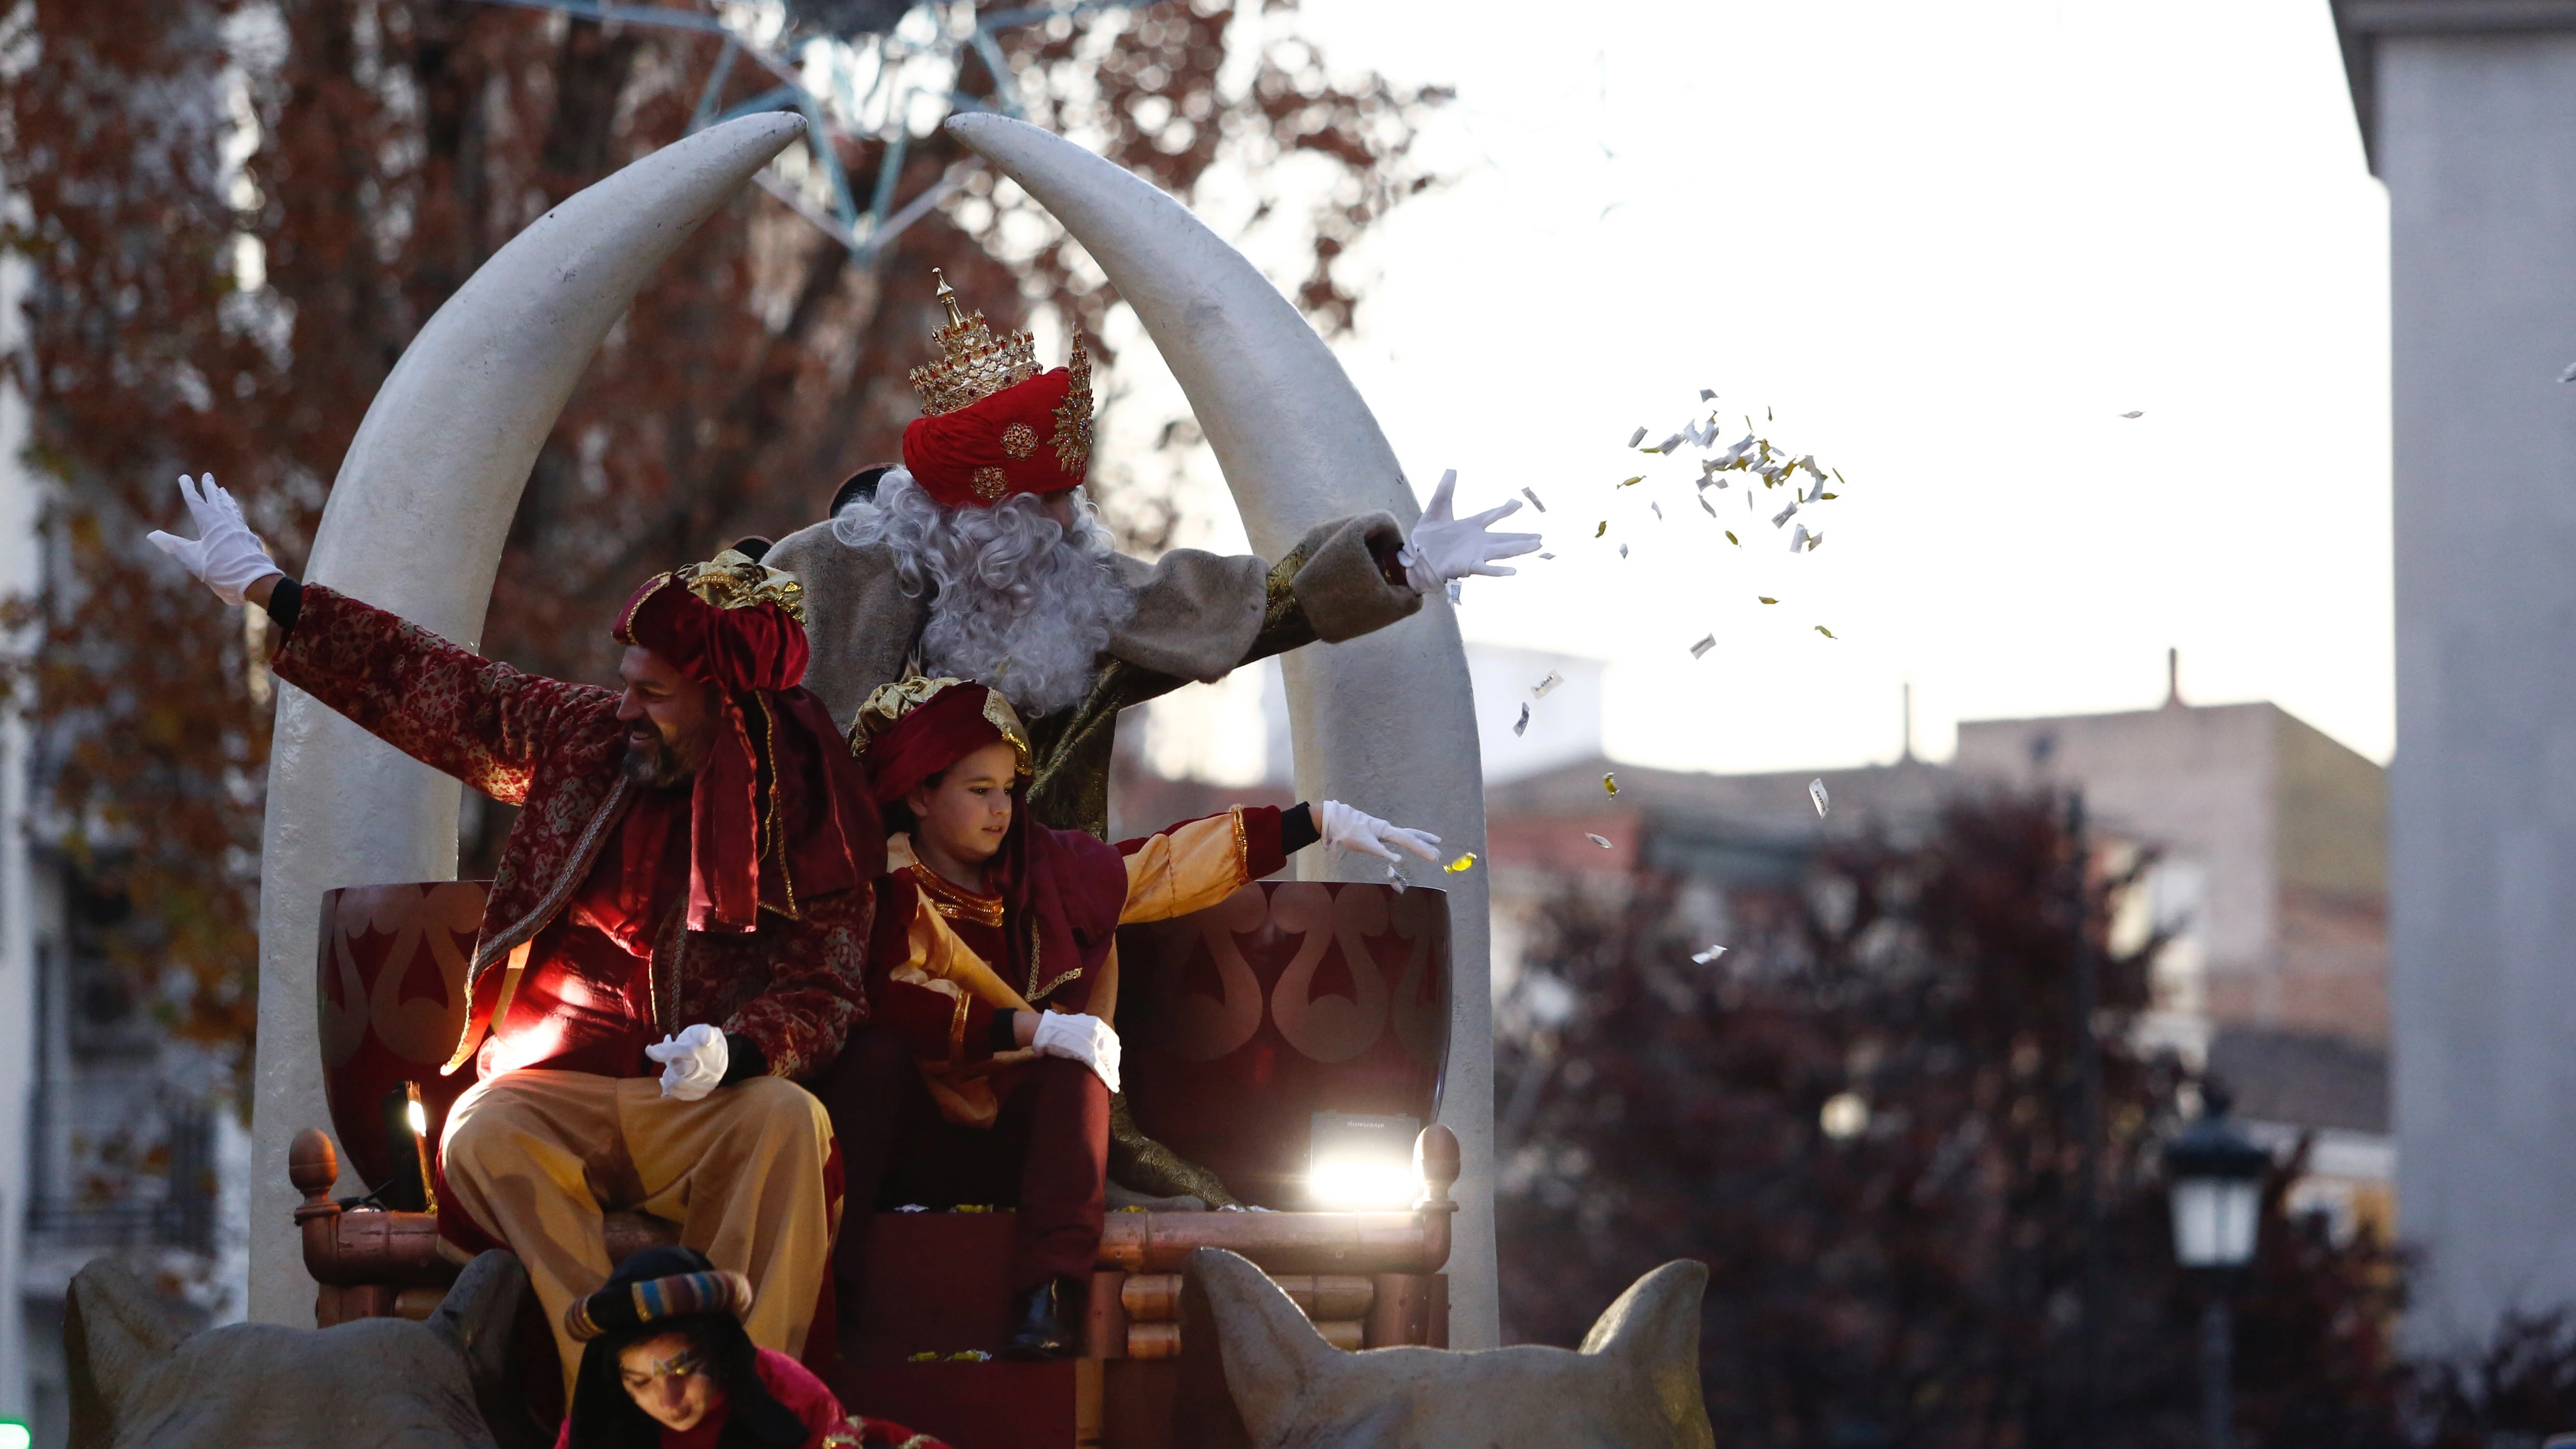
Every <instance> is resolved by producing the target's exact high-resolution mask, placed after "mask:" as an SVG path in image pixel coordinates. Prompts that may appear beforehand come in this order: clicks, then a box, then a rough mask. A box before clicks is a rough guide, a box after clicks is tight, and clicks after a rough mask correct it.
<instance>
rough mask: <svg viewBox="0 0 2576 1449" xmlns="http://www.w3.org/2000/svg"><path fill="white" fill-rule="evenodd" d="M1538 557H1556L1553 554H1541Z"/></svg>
mask: <svg viewBox="0 0 2576 1449" xmlns="http://www.w3.org/2000/svg"><path fill="white" fill-rule="evenodd" d="M1539 557H1540V558H1554V557H1556V555H1555V554H1552V553H1543V554H1540V555H1539Z"/></svg>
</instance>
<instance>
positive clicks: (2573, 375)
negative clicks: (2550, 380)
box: [2558, 362, 2576, 382]
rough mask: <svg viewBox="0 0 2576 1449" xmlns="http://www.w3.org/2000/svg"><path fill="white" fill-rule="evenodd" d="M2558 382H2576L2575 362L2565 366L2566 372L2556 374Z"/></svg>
mask: <svg viewBox="0 0 2576 1449" xmlns="http://www.w3.org/2000/svg"><path fill="white" fill-rule="evenodd" d="M2558 380H2559V381H2560V382H2576V362H2571V363H2569V364H2567V370H2566V371H2565V372H2562V373H2560V374H2558Z"/></svg>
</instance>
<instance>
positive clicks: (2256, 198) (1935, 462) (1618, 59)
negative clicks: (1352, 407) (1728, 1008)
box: [1209, 0, 2394, 770]
mask: <svg viewBox="0 0 2576 1449" xmlns="http://www.w3.org/2000/svg"><path fill="white" fill-rule="evenodd" d="M1304 8H1305V14H1306V17H1307V21H1306V26H1307V31H1308V33H1309V34H1311V35H1313V36H1314V37H1315V38H1316V39H1317V41H1318V42H1319V43H1320V45H1321V46H1322V47H1323V48H1324V50H1325V52H1326V54H1327V55H1328V56H1329V57H1330V58H1331V59H1332V61H1333V62H1334V63H1335V64H1336V65H1337V66H1372V67H1375V68H1377V69H1379V70H1381V71H1384V72H1385V73H1387V74H1389V75H1390V76H1392V77H1394V78H1397V79H1399V80H1404V81H1415V82H1440V83H1445V84H1448V85H1452V86H1454V87H1456V89H1457V91H1458V99H1457V101H1456V102H1455V103H1454V104H1452V105H1451V106H1449V107H1448V108H1446V109H1445V110H1443V111H1442V112H1440V113H1438V114H1437V115H1436V117H1435V118H1434V120H1433V121H1432V123H1431V126H1430V130H1429V133H1428V134H1427V135H1426V137H1425V138H1424V141H1423V143H1422V148H1423V149H1422V154H1423V156H1424V157H1425V159H1427V160H1429V161H1430V162H1432V163H1433V164H1434V166H1435V167H1436V168H1437V169H1438V170H1439V171H1440V172H1441V173H1443V174H1444V175H1446V176H1448V177H1449V178H1451V180H1450V182H1449V184H1447V185H1446V186H1445V187H1443V188H1442V189H1441V190H1439V191H1438V192H1435V193H1433V194H1430V195H1427V196H1425V197H1422V198H1419V199H1417V200H1414V201H1411V202H1409V203H1407V204H1406V205H1405V206H1404V207H1403V208H1402V209H1400V210H1399V211H1398V212H1397V213H1396V215H1395V216H1394V217H1393V218H1392V219H1391V220H1390V221H1389V222H1388V223H1387V224H1386V226H1385V229H1384V232H1383V235H1382V236H1381V238H1380V239H1379V240H1378V241H1377V242H1376V243H1374V244H1372V245H1371V246H1370V247H1369V249H1368V250H1367V251H1366V252H1365V253H1364V254H1363V255H1362V256H1360V257H1359V258H1358V259H1357V260H1358V263H1359V265H1360V266H1362V267H1363V268H1364V269H1365V271H1364V273H1363V274H1364V275H1371V276H1373V279H1374V280H1373V282H1372V285H1371V287H1370V290H1369V292H1368V301H1367V303H1366V305H1365V307H1364V310H1363V312H1362V315H1361V325H1360V335H1359V336H1358V337H1357V338H1356V339H1355V340H1353V341H1352V342H1351V343H1350V344H1349V345H1348V346H1347V347H1345V348H1344V349H1343V355H1344V358H1345V362H1346V365H1347V366H1348V367H1349V368H1350V370H1351V372H1352V375H1353V376H1354V378H1355V379H1356V380H1357V381H1358V383H1359V385H1360V387H1361V389H1362V391H1363V392H1364V393H1365V394H1366V395H1367V396H1368V398H1369V400H1370V402H1371V404H1372V406H1373V407H1374V408H1375V409H1376V411H1377V415H1378V417H1379V419H1380V420H1381V421H1382V422H1383V423H1384V424H1385V426H1386V429H1387V432H1388V434H1389V436H1390V437H1391V438H1392V439H1393V440H1394V443H1395V446H1396V451H1397V453H1398V455H1399V456H1400V457H1401V458H1402V459H1403V460H1404V462H1405V465H1406V468H1407V471H1408V473H1409V474H1410V475H1411V476H1412V477H1413V478H1414V479H1415V481H1416V483H1417V485H1418V486H1423V487H1425V489H1426V491H1427V484H1428V483H1429V482H1430V481H1431V480H1434V479H1436V478H1438V476H1439V474H1440V471H1441V470H1442V469H1443V468H1448V467H1455V468H1457V469H1458V470H1459V471H1460V474H1461V478H1462V490H1461V491H1462V502H1464V503H1466V504H1468V505H1470V506H1482V505H1483V504H1486V503H1490V502H1493V501H1498V500H1499V499H1500V498H1502V497H1504V496H1507V495H1508V494H1510V493H1511V492H1512V491H1513V490H1516V489H1518V488H1519V487H1521V486H1522V485H1528V486H1531V487H1533V488H1535V489H1536V490H1537V491H1538V493H1539V496H1540V497H1542V498H1543V499H1545V500H1546V501H1547V503H1548V505H1549V508H1550V510H1551V511H1550V512H1549V513H1548V514H1546V515H1545V517H1544V518H1543V519H1541V520H1540V522H1541V524H1542V525H1543V526H1544V527H1545V529H1546V530H1547V532H1548V534H1549V539H1550V546H1551V547H1552V548H1553V549H1554V550H1555V551H1556V552H1557V554H1558V557H1557V559H1556V560H1554V561H1553V562H1547V563H1537V564H1534V565H1532V566H1531V567H1529V568H1526V569H1525V570H1524V571H1523V573H1522V575H1521V576H1520V577H1519V578H1517V579H1514V580H1510V581H1500V582H1494V583H1480V584H1476V585H1471V586H1470V587H1469V589H1468V592H1467V597H1466V607H1465V609H1464V611H1463V615H1462V617H1463V620H1464V624H1465V628H1466V630H1467V633H1468V635H1469V637H1470V638H1481V639H1490V640H1495V641H1501V642H1510V643H1515V644H1524V645H1529V646H1532V647H1541V648H1555V649H1562V650H1566V651H1569V652H1578V653H1587V654H1594V655H1600V656H1603V657H1606V658H1608V659H1610V660H1611V661H1613V667H1612V669H1611V672H1610V677H1609V688H1608V695H1607V698H1608V740H1609V745H1610V748H1611V750H1612V752H1613V753H1614V754H1616V755H1618V756H1620V757H1622V758H1627V759H1631V760H1636V761H1640V762H1648V763H1655V764H1665V765H1674V766H1683V767H1692V768H1704V769H1725V770H1739V769H1766V768H1786V767H1795V766H1802V765H1833V764H1843V763H1850V762H1857V761H1863V760H1871V759H1884V758H1888V757H1891V756H1892V755H1893V754H1894V753H1895V750H1896V744H1897V697H1898V691H1899V685H1900V683H1901V681H1904V680H1906V679H1911V680H1913V681H1914V684H1915V695H1916V717H1917V726H1916V739H1917V748H1918V749H1919V750H1921V751H1922V752H1923V753H1926V754H1928V755H1931V756H1934V757H1936V758H1938V757H1944V756H1946V755H1947V754H1948V753H1949V750H1950V746H1951V727H1952V724H1953V722H1954V721H1956V720H1958V719H1961V718H1986V717H1996V716H2013V715H2027V714H2039V713H2057V712H2075V711H2095V710H2113V709H2128V708H2140V707H2145V706H2149V705H2152V704H2154V703H2156V702H2157V701H2158V700H2160V699H2161V698H2162V694H2163V688H2164V651H2165V648H2166V647H2167V646H2168V645H2173V646H2178V647H2179V648H2180V649H2181V650H2182V682H2183V690H2184V693H2185V696H2186V697H2187V698H2189V699H2191V700H2193V701H2195V702H2200V703H2211V702H2220V701H2235V700H2252V699H2270V700H2274V701H2276V702H2278V703H2280V704H2281V705H2282V706H2284V707H2285V708H2287V709H2289V710H2291V711H2292V712H2294V713H2296V714H2298V715H2299V716H2301V717H2302V718H2304V719H2307V720H2308V721H2310V722H2311V723H2314V724H2316V725H2317V726H2319V727H2320V728H2322V729H2324V730H2326V731H2327V732H2328V733H2330V734H2332V735H2334V736H2335V737H2336V738H2338V739H2341V740H2343V741H2345V742H2346V743H2348V744H2350V745H2352V746H2353V747H2354V748H2356V749H2358V750H2361V751H2362V752H2364V753H2365V754H2368V755H2371V756H2372V757H2374V758H2378V759H2383V760H2384V759H2385V758H2387V756H2388V754H2389V752H2390V750H2391V748H2392V746H2393V728H2394V724H2393V704H2392V685H2391V654H2390V650H2391V645H2390V602H2389V600H2390V592H2389V590H2390V583H2389V536H2388V528H2389V524H2388V515H2389V498H2388V446H2387V437H2388V403H2387V396H2388V383H2387V351H2388V347H2387V321H2386V317H2387V309H2386V271H2387V246H2386V231H2387V227H2386V212H2385V205H2384V200H2383V196H2382V193H2381V191H2380V188H2379V186H2378V184H2377V183H2376V182H2375V181H2373V180H2372V179H2371V178H2370V177H2369V175H2368V173H2367V171H2366V170H2365V168H2364V166H2363V162H2362V156H2361V147H2360V141H2359V136H2358V133H2357V131H2356V130H2355V127H2354V122H2353V117H2352V110H2351V105H2350V102H2349V100H2348V98H2347V95H2346V92H2345V88H2344V80H2343V73H2342V69H2341V64H2340V61H2339V59H2338V57H2337V54H2336V50H2335V44H2334V34H2333V28H2332V25H2331V22H2330V19H2329V16H2328V12H2327V7H2326V5H2325V3H2324V0H2223V3H2221V0H2154V3H2145V0H2100V3H2065V4H2036V3H2006V0H1980V3H1970V4H1959V5H1943V6H1928V5H1923V4H1921V3H1919V0H1893V3H1858V0H1848V3H1846V0H1800V3H1795V4H1791V3H1780V0H1773V3H1766V4H1748V3H1709V0H1700V3H1691V4H1682V3H1674V4H1645V3H1632V4H1620V5H1612V6H1593V7H1574V6H1564V5H1548V6H1540V5H1529V4H1518V3H1501V4H1486V5H1482V6H1476V7H1457V6H1446V5H1442V6H1431V5H1387V4H1383V3H1374V0H1305V7H1304ZM1703 387H1708V388H1714V389H1715V390H1716V391H1717V392H1718V394H1719V406H1720V407H1721V408H1722V410H1723V412H1724V416H1725V418H1726V420H1727V422H1728V424H1729V426H1730V428H1731V431H1730V432H1729V434H1728V436H1729V438H1730V439H1731V438H1732V437H1734V436H1737V435H1740V434H1741V433H1742V431H1743V428H1742V425H1741V422H1740V418H1741V415H1742V414H1744V413H1746V412H1748V411H1749V412H1751V413H1752V415H1753V416H1754V418H1755V419H1756V421H1757V422H1759V421H1760V420H1761V419H1762V418H1763V416H1764V409H1765V408H1766V407H1767V408H1770V409H1773V410H1776V415H1777V416H1776V421H1773V422H1770V423H1768V424H1766V425H1765V430H1766V431H1767V432H1768V433H1769V434H1770V435H1771V436H1772V437H1774V438H1775V439H1777V440H1778V441H1780V442H1782V443H1784V444H1787V445H1788V446H1789V447H1790V448H1791V450H1792V451H1797V452H1806V451H1811V452H1813V453H1815V454H1816V455H1817V456H1818V457H1819V458H1820V459H1821V460H1822V461H1824V462H1825V463H1827V464H1829V465H1832V466H1835V467H1838V468H1840V469H1841V471H1842V473H1843V475H1844V477H1845V478H1846V479H1848V480H1849V484H1850V486H1849V487H1848V489H1844V490H1839V491H1840V492H1841V497H1840V498H1839V499H1838V500H1837V501H1836V502H1834V503H1832V504H1827V505H1823V506H1822V507H1820V508H1818V509H1816V510H1813V511H1812V512H1811V513H1808V514H1801V515H1800V517H1801V521H1805V520H1807V519H1809V518H1811V517H1812V518H1815V519H1816V520H1817V521H1818V522H1819V524H1820V526H1821V527H1823V529H1824V530H1825V533H1826V536H1827V543H1826V545H1825V547H1824V548H1823V549H1822V550H1820V551H1818V552H1816V553H1814V554H1810V555H1804V556H1800V557H1796V558H1791V557H1790V556H1789V555H1788V553H1787V540H1786V538H1785V537H1784V534H1783V533H1782V532H1775V531H1774V530H1773V529H1772V528H1771V527H1770V526H1769V523H1768V515H1769V514H1770V513H1771V512H1773V511H1775V510H1776V508H1777V505H1778V501H1779V495H1777V494H1774V495H1772V496H1771V499H1770V500H1769V501H1768V502H1767V503H1765V504H1764V506H1763V507H1762V510H1761V512H1762V517H1761V518H1759V519H1756V518H1754V517H1753V515H1751V514H1748V513H1747V512H1745V511H1744V510H1745V505H1744V503H1743V501H1742V498H1741V496H1740V492H1729V493H1725V494H1715V493H1712V494H1711V495H1710V497H1711V498H1712V500H1713V501H1715V502H1717V503H1718V504H1719V505H1720V512H1721V514H1722V515H1724V518H1723V526H1725V527H1728V528H1732V529H1734V530H1735V532H1736V534H1737V535H1738V537H1740V538H1742V539H1743V546H1742V547H1741V548H1740V549H1739V548H1732V547H1730V546H1728V545H1727V543H1726V542H1725V540H1724V539H1723V538H1722V537H1720V536H1719V533H1718V528H1719V526H1720V525H1719V524H1718V523H1713V522H1712V521H1711V520H1710V519H1709V518H1707V517H1706V516H1705V515H1704V514H1702V513H1701V512H1700V511H1699V510H1698V508H1697V507H1696V506H1695V504H1694V503H1693V502H1692V496H1691V495H1692V490H1691V489H1690V488H1689V486H1688V485H1687V483H1686V482H1684V481H1683V480H1684V478H1686V477H1687V476H1689V475H1690V474H1692V473H1694V472H1695V469H1693V468H1691V467H1690V466H1689V465H1688V464H1687V462H1676V463H1672V464H1666V465H1663V466H1662V467H1661V468H1659V469H1651V470H1650V469H1649V468H1646V467H1641V466H1638V465H1639V463H1640V462H1641V460H1640V458H1639V455H1637V454H1635V453H1631V452H1627V451H1624V450H1623V447H1622V445H1623V444H1625V443H1626V441H1627V439H1628V437H1629V435H1630V433H1631V432H1632V431H1633V430H1634V429H1635V428H1637V427H1638V426H1640V425H1643V426H1645V427H1647V428H1648V429H1649V430H1650V432H1651V434H1652V438H1650V441H1652V440H1653V439H1659V438H1661V437H1662V436H1664V435H1665V434H1666V433H1669V432H1670V431H1672V430H1673V429H1674V428H1675V427H1677V426H1678V425H1679V424H1680V423H1681V422H1682V421H1683V420H1684V419H1685V418H1687V417H1690V416H1692V415H1693V414H1692V410H1693V409H1694V408H1696V407H1697V406H1698V405H1699V404H1698V390H1699V389H1700V388H1703ZM2131 410H2138V411H2141V412H2142V413H2143V414H2144V416H2142V417H2140V418H2138V419H2135V420H2128V419H2124V418H2122V417H2121V416H2120V415H2121V414H2122V413H2124V412H2128V411H2131ZM1639 472H1652V473H1653V475H1654V476H1653V478H1652V479H1651V480H1650V482H1649V483H1648V484H1645V485H1640V486H1639V487H1637V488H1633V489H1629V490H1625V491H1624V492H1623V491H1619V490H1616V489H1615V488H1614V485H1616V484H1617V483H1618V482H1619V481H1620V480H1621V479H1622V478H1625V477H1628V476H1631V475H1633V474H1636V473H1639ZM1658 488H1660V490H1661V491H1656V490H1657V489H1658ZM1650 501H1659V502H1660V503H1661V504H1662V507H1663V509H1664V512H1665V514H1666V517H1665V519H1664V520H1662V521H1661V522H1658V521H1657V520H1656V519H1655V518H1654V517H1653V515H1652V513H1651V512H1650V511H1649V509H1648V507H1647V506H1646V505H1647V504H1648V503H1649V502H1650ZM1528 516H1529V515H1528V514H1527V513H1526V512H1525V513H1524V515H1523V517H1524V518H1527V517H1528ZM1604 520H1607V521H1609V523H1610V525H1611V526H1610V534H1609V536H1608V537H1607V538H1605V539H1602V540H1599V541H1595V540H1594V539H1593V538H1592V536H1591V535H1592V534H1593V532H1594V529H1595V526H1596V525H1597V524H1598V523H1600V522H1602V521H1604ZM1748 524H1749V525H1750V526H1748ZM1229 533H1232V534H1233V536H1234V537H1235V538H1239V537H1240V534H1239V531H1236V530H1235V529H1234V528H1233V525H1232V523H1231V520H1225V521H1223V522H1221V523H1218V524H1214V525H1211V527H1210V532H1209V537H1210V539H1211V541H1221V540H1224V539H1225V538H1226V536H1227V535H1228V534H1229ZM1623 541H1624V542H1626V543H1628V544H1629V545H1630V554H1629V556H1628V557H1627V558H1625V559H1624V560H1623V559H1621V558H1620V557H1619V556H1618V554H1617V551H1616V545H1617V544H1619V543H1620V542H1623ZM1757 593H1765V594H1771V595H1773V596H1775V597H1778V598H1780V599H1781V601H1782V602H1781V603H1780V604H1778V605H1776V606H1770V607H1765V606H1762V605H1758V604H1756V603H1755V602H1754V596H1755V595H1756V594H1757ZM1820 623H1821V624H1824V625H1827V626H1829V627H1830V628H1832V630H1833V631H1834V632H1835V634H1836V635H1838V636H1839V639H1838V641H1834V642H1828V641H1827V640H1825V639H1824V638H1822V637H1821V636H1819V635H1818V634H1816V633H1814V632H1813V627H1812V626H1814V625H1816V624H1820ZM1712 632H1713V633H1715V634H1716V636H1717V639H1718V645H1717V647H1716V648H1715V649H1714V650H1712V651H1711V652H1710V653H1709V654H1708V656H1707V657H1706V658H1704V659H1701V660H1698V661H1696V662H1695V661H1694V660H1693V659H1692V658H1691V656H1690V653H1689V646H1690V644H1691V643H1693V642H1694V641H1696V640H1698V639H1699V638H1700V637H1702V636H1703V635H1705V634H1709V633H1712Z"/></svg>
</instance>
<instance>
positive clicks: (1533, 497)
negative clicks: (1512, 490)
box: [1521, 488, 1547, 513]
mask: <svg viewBox="0 0 2576 1449" xmlns="http://www.w3.org/2000/svg"><path fill="white" fill-rule="evenodd" d="M1521 496H1522V497H1523V498H1526V499H1528V500H1529V501H1530V507H1532V508H1535V509H1537V510H1538V511H1539V512H1541V513H1545V512H1547V505H1546V504H1544V503H1541V502H1539V501H1538V495H1537V494H1535V493H1532V492H1531V491H1529V490H1528V489H1526V488H1524V489H1522V490H1521Z"/></svg>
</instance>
